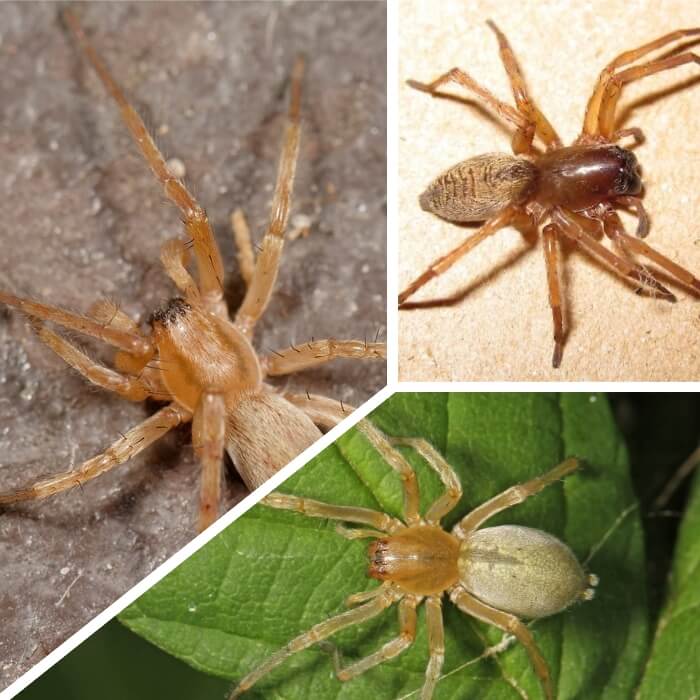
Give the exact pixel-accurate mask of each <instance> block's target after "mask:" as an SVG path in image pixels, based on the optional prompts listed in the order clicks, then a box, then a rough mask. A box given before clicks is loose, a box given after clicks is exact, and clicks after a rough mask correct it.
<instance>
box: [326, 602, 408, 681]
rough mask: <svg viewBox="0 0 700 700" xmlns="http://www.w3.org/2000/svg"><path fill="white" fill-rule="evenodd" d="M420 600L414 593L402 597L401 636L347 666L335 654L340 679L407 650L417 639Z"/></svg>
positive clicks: (400, 609) (361, 671)
mask: <svg viewBox="0 0 700 700" xmlns="http://www.w3.org/2000/svg"><path fill="white" fill-rule="evenodd" d="M419 602H420V599H419V598H417V597H416V596H413V595H408V596H406V597H405V598H402V599H401V601H400V602H399V606H398V607H399V636H398V637H396V638H394V639H392V640H390V641H388V642H387V643H386V644H384V645H383V646H382V648H381V649H379V650H378V651H375V652H374V653H373V654H369V655H368V656H365V657H364V658H363V659H360V660H359V661H355V663H353V664H351V665H350V666H346V667H345V668H341V667H340V655H339V654H338V653H336V654H334V655H333V666H334V670H335V675H336V676H337V677H338V680H339V681H349V680H350V679H351V678H355V677H356V676H359V675H361V674H363V673H364V672H365V671H369V670H370V669H371V668H374V667H375V666H378V665H379V664H382V663H384V662H385V661H389V659H394V658H396V657H397V656H398V655H399V654H401V653H402V652H404V651H406V649H408V647H410V646H411V644H413V642H414V641H415V639H416V623H417V616H416V606H417V605H418V603H419Z"/></svg>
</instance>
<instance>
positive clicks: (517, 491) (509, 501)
mask: <svg viewBox="0 0 700 700" xmlns="http://www.w3.org/2000/svg"><path fill="white" fill-rule="evenodd" d="M579 466H580V462H579V461H578V460H577V459H576V458H575V457H570V458H569V459H567V460H565V461H563V462H562V463H561V464H558V465H557V466H556V467H554V469H551V470H550V471H548V472H547V473H546V474H543V475H542V476H536V477H535V478H534V479H530V481H526V482H525V483H523V484H516V485H515V486H511V487H510V488H507V489H506V490H505V491H502V492H501V493H499V494H498V495H496V496H494V497H493V498H490V499H489V500H488V501H486V502H485V503H482V504H481V505H480V506H477V507H476V508H474V510H473V511H471V512H470V513H468V514H467V515H465V516H464V517H463V518H462V519H461V520H460V521H459V522H458V523H457V525H455V526H454V528H453V529H452V534H453V535H455V536H456V537H459V538H461V539H463V538H464V537H466V536H467V535H468V534H469V533H470V532H472V531H473V530H476V529H477V528H478V527H479V526H480V525H481V524H482V523H484V522H485V521H486V520H488V519H489V518H491V517H493V516H494V515H496V513H500V512H501V511H502V510H506V509H507V508H510V507H511V506H514V505H517V504H518V503H522V502H523V501H525V500H527V499H528V498H530V496H534V495H535V494H537V493H539V492H540V491H542V489H544V488H546V487H547V486H549V485H550V484H554V483H556V482H557V481H560V480H561V479H563V478H564V477H565V476H568V475H569V474H571V473H572V472H574V471H576V470H577V469H578V468H579Z"/></svg>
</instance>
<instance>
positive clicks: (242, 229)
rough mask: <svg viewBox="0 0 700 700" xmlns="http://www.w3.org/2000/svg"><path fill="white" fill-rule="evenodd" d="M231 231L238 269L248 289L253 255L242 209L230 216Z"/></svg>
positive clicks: (251, 274)
mask: <svg viewBox="0 0 700 700" xmlns="http://www.w3.org/2000/svg"><path fill="white" fill-rule="evenodd" d="M231 230H232V231H233V241H234V243H235V244H236V250H237V251H238V269H239V270H240V273H241V277H242V278H243V283H244V284H245V287H246V289H248V287H250V281H251V280H252V279H253V274H254V273H255V253H254V252H253V244H252V242H251V239H250V228H249V227H248V222H247V221H246V218H245V214H244V213H243V210H242V209H235V210H234V212H233V213H232V214H231Z"/></svg>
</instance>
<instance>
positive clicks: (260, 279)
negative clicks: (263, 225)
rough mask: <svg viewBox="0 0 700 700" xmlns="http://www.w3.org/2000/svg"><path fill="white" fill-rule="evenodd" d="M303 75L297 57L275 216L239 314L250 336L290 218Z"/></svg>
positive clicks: (268, 290)
mask: <svg viewBox="0 0 700 700" xmlns="http://www.w3.org/2000/svg"><path fill="white" fill-rule="evenodd" d="M303 75H304V61H303V59H302V58H301V57H298V58H297V60H296V61H295V63H294V67H293V69H292V78H291V81H292V86H291V98H290V100H289V112H288V117H287V128H286V130H285V134H284V146H283V148H282V156H281V157H280V163H279V168H278V170H277V182H276V184H275V194H274V197H273V199H272V215H271V217H270V223H269V225H268V227H267V231H265V236H264V237H263V240H262V248H261V250H260V254H259V255H258V259H257V261H256V263H255V270H254V272H253V275H252V278H251V280H250V284H249V285H248V290H247V292H246V295H245V298H244V299H243V303H242V304H241V307H240V308H239V309H238V313H237V314H236V320H235V323H236V325H237V326H238V327H239V328H240V329H241V330H242V331H243V332H244V333H246V334H247V335H248V336H251V335H252V333H253V329H254V328H255V324H256V322H257V321H258V319H259V318H260V317H261V316H262V315H263V313H264V312H265V309H266V307H267V304H268V302H269V301H270V297H271V296H272V289H273V287H274V285H275V280H276V279H277V271H278V269H279V265H280V259H281V257H282V248H283V246H284V233H285V228H286V227H287V219H288V218H289V207H290V203H291V197H292V186H293V185H294V173H295V170H296V161H297V153H298V151H299V131H300V111H301V80H302V77H303Z"/></svg>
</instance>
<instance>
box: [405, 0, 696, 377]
mask: <svg viewBox="0 0 700 700" xmlns="http://www.w3.org/2000/svg"><path fill="white" fill-rule="evenodd" d="M697 26H698V11H697V5H696V3H688V2H685V1H684V0H669V2H664V3H653V2H646V1H645V2H635V3H622V2H612V3H611V2H608V1H607V0H592V1H591V2H586V3H585V5H583V6H581V7H576V8H575V10H574V9H573V8H572V7H571V6H570V5H569V4H567V3H563V2H559V1H558V0H544V1H543V2H538V3H533V2H506V3H504V2H498V1H497V0H474V1H473V2H469V3H467V4H465V3H464V2H460V1H459V0H445V1H444V2H440V3H428V2H424V1H423V0H401V2H400V22H399V34H398V42H399V45H398V50H399V68H398V71H399V75H398V83H397V84H398V120H399V124H398V129H399V133H400V140H399V176H398V180H399V183H400V186H399V188H398V216H399V223H398V228H399V248H400V250H399V253H400V256H399V270H398V289H399V291H400V297H399V300H400V310H399V338H400V343H399V351H400V356H399V378H400V379H401V380H403V381H531V380H536V381H541V380H549V381H697V379H698V377H699V376H700V354H698V353H697V352H696V351H695V344H694V343H693V342H692V341H691V340H690V339H691V338H693V337H694V336H695V334H696V333H697V331H698V306H697V297H698V294H699V293H700V282H699V281H698V279H697V275H698V274H700V247H699V246H698V244H697V226H696V225H695V214H694V212H696V211H697V210H698V204H699V201H698V196H697V192H698V190H699V187H700V170H698V168H697V167H696V158H697V156H696V149H697V141H696V139H695V138H694V135H693V134H694V132H693V129H692V127H691V125H692V124H694V122H695V120H696V119H695V112H696V110H697V105H698V97H699V96H700V92H699V90H698V84H697V31H698V30H697ZM693 27H695V29H693ZM686 28H687V29H686ZM676 30H678V31H676ZM657 40H658V41H657ZM652 42H653V44H652ZM648 45H649V46H648ZM638 47H642V48H644V47H646V49H644V50H641V49H640V51H638V52H637V53H636V54H634V55H627V56H624V53H623V52H627V51H630V52H631V51H632V50H633V49H637V48H638ZM651 49H653V50H651ZM621 54H622V55H623V59H622V60H621V61H620V63H619V64H618V65H617V67H616V68H614V69H611V70H612V72H615V74H616V75H617V74H619V75H620V76H623V77H622V78H621V79H620V81H621V85H622V87H621V90H620V92H619V93H618V92H617V83H615V82H614V81H613V82H612V83H610V84H609V85H608V83H607V82H606V80H607V79H606V78H605V77H604V78H603V80H602V82H597V81H598V77H599V75H601V71H603V69H604V68H605V67H606V65H607V64H609V63H610V62H611V61H613V59H615V57H616V56H619V55H621ZM642 66H643V67H642ZM506 67H510V76H511V79H509V75H508V73H507V71H506ZM441 78H442V80H441ZM431 85H432V87H431ZM602 85H605V86H607V87H602V88H600V86H602ZM596 86H598V87H599V88H600V89H597V87H596ZM431 90H432V91H433V92H435V91H437V93H439V94H436V95H435V97H432V96H431V94H430V92H431ZM602 93H605V99H603V97H602V96H601V95H602ZM516 97H517V98H518V99H520V101H521V102H520V105H521V106H520V107H519V108H518V109H516ZM589 98H590V102H589ZM618 99H619V103H618ZM599 104H604V106H605V107H606V108H601V109H600V110H598V109H597V106H598V105H599ZM528 110H529V111H528ZM584 115H588V116H587V117H586V119H585V120H584ZM596 116H597V117H598V118H596ZM601 121H602V122H604V123H603V124H601ZM537 122H538V123H539V126H537V128H536V129H535V126H534V125H535V123H537ZM533 138H534V141H533V140H532V139H533ZM571 146H573V147H574V148H573V150H572V149H571V148H570V147H571ZM560 147H561V148H563V150H559V149H560ZM486 222H490V223H488V225H487V223H486ZM647 234H648V235H647ZM452 251H454V256H452V255H451V252H452ZM421 285H422V286H421Z"/></svg>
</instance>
